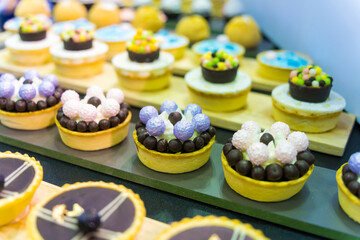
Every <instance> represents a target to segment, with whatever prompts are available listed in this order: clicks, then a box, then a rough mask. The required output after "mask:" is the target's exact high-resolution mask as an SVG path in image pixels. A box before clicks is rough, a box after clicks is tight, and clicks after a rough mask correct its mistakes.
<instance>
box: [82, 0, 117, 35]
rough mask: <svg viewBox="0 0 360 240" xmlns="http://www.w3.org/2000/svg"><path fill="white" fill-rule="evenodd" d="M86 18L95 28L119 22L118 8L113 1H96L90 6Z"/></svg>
mask: <svg viewBox="0 0 360 240" xmlns="http://www.w3.org/2000/svg"><path fill="white" fill-rule="evenodd" d="M88 18H89V21H90V22H92V23H95V25H96V27H97V28H101V27H106V26H110V25H113V24H119V23H120V22H121V19H120V8H119V7H118V6H117V5H116V3H115V2H113V1H98V2H96V3H95V4H94V5H92V7H91V8H90V10H89V14H88Z"/></svg>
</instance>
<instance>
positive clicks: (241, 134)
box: [232, 129, 253, 151]
mask: <svg viewBox="0 0 360 240" xmlns="http://www.w3.org/2000/svg"><path fill="white" fill-rule="evenodd" d="M252 139H253V138H252V135H251V133H249V132H248V131H246V130H243V129H241V130H239V131H237V132H236V133H234V135H233V137H232V145H233V146H234V147H236V148H237V149H239V150H241V151H246V150H247V149H248V147H250V145H251V143H252Z"/></svg>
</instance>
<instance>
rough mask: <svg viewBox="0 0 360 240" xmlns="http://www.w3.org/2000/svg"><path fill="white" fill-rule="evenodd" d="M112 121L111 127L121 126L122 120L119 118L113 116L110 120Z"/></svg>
mask: <svg viewBox="0 0 360 240" xmlns="http://www.w3.org/2000/svg"><path fill="white" fill-rule="evenodd" d="M109 120H110V127H116V126H117V125H119V124H120V118H119V117H118V116H113V117H111V118H109Z"/></svg>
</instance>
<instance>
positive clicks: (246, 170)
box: [235, 160, 252, 176]
mask: <svg viewBox="0 0 360 240" xmlns="http://www.w3.org/2000/svg"><path fill="white" fill-rule="evenodd" d="M251 169H252V164H251V162H250V161H248V160H240V161H239V162H237V163H236V164H235V170H236V171H237V172H238V173H240V174H241V175H243V176H249V175H250V173H251Z"/></svg>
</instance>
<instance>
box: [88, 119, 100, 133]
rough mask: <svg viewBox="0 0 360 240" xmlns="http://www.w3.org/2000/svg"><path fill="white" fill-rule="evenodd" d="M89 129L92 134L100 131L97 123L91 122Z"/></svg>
mask: <svg viewBox="0 0 360 240" xmlns="http://www.w3.org/2000/svg"><path fill="white" fill-rule="evenodd" d="M88 128H89V131H90V132H97V131H98V130H99V125H98V124H97V123H96V122H95V121H91V122H89V125H88Z"/></svg>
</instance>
